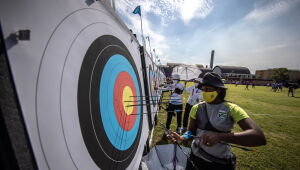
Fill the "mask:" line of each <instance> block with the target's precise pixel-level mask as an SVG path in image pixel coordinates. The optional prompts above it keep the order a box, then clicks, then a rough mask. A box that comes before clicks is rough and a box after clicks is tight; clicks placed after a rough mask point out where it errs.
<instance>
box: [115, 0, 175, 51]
mask: <svg viewBox="0 0 300 170" xmlns="http://www.w3.org/2000/svg"><path fill="white" fill-rule="evenodd" d="M155 3H156V2H155V1H141V0H136V1H129V0H124V1H118V2H117V3H116V7H117V10H118V12H119V13H120V14H121V15H122V16H124V17H126V18H127V20H128V21H129V23H126V24H127V25H128V27H129V28H130V29H132V31H133V33H136V34H137V35H138V39H139V40H140V42H141V43H142V39H141V22H140V17H139V16H138V15H135V14H132V11H133V10H134V8H135V7H136V6H137V5H141V10H142V19H143V33H144V37H146V36H149V37H150V43H151V47H152V49H153V48H155V51H156V54H157V55H159V56H160V55H164V53H163V51H164V50H165V49H167V48H169V47H168V45H167V43H166V37H165V36H164V34H163V33H162V32H155V31H153V29H152V24H151V21H150V20H149V16H148V15H149V13H155V14H156V15H165V14H163V13H162V11H160V10H157V9H155V8H154V7H155ZM146 46H147V49H148V50H149V44H148V41H147V40H146Z"/></svg>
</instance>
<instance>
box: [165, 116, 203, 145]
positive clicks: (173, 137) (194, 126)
mask: <svg viewBox="0 0 300 170" xmlns="http://www.w3.org/2000/svg"><path fill="white" fill-rule="evenodd" d="M196 130H197V122H196V119H193V118H191V117H190V121H189V127H188V131H191V132H192V134H193V135H195V134H196ZM183 136H184V135H182V136H181V135H179V134H178V133H176V132H171V133H170V134H169V135H168V137H169V138H170V139H171V140H172V142H174V143H182V142H187V141H190V140H192V139H193V137H191V136H190V137H189V138H184V137H183Z"/></svg>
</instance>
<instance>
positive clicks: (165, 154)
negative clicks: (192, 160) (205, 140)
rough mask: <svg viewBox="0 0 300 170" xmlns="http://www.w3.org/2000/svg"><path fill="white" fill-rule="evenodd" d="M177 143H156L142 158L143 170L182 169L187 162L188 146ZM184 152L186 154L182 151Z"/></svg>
mask: <svg viewBox="0 0 300 170" xmlns="http://www.w3.org/2000/svg"><path fill="white" fill-rule="evenodd" d="M181 148H182V150H181V149H180V148H179V146H178V145H175V144H167V145H156V146H155V147H153V148H152V149H151V150H150V152H149V153H148V154H147V155H146V156H144V157H143V158H142V166H141V167H142V169H143V170H146V169H148V170H171V169H172V170H173V169H176V170H184V169H185V167H186V164H187V156H186V155H190V151H191V149H190V148H187V147H184V146H181ZM183 152H184V153H186V155H185V154H184V153H183Z"/></svg>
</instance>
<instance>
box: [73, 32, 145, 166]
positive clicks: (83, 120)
mask: <svg viewBox="0 0 300 170" xmlns="http://www.w3.org/2000/svg"><path fill="white" fill-rule="evenodd" d="M114 55H121V56H123V57H124V59H126V60H127V61H128V63H130V65H131V66H132V68H133V70H134V71H133V73H134V74H131V75H133V76H135V77H136V80H137V81H135V82H136V83H135V85H136V87H137V90H138V93H139V94H142V91H141V84H140V79H139V74H138V71H137V68H136V65H135V63H134V60H133V58H132V56H131V55H130V52H129V51H128V49H127V48H126V46H125V45H124V44H123V43H122V42H121V41H120V40H119V39H118V38H116V37H114V36H111V35H104V36H101V37H99V38H97V39H96V40H95V41H94V42H93V43H92V44H91V46H90V47H89V48H88V50H87V52H86V55H85V57H84V60H83V62H82V65H81V70H80V75H79V82H78V100H77V101H78V114H79V121H80V127H81V131H82V135H83V139H84V142H85V145H86V147H87V149H88V151H89V153H90V155H91V157H92V159H93V160H94V162H95V163H96V164H97V165H98V167H100V168H101V169H126V168H127V167H128V165H129V164H130V163H131V162H132V160H133V158H134V156H135V153H136V150H137V148H138V144H139V141H140V136H141V130H142V122H143V116H140V117H139V119H137V120H136V121H137V122H136V123H137V130H136V131H134V133H136V134H135V135H136V136H135V138H134V140H133V141H132V142H131V141H128V138H129V137H127V138H124V139H125V140H124V141H122V140H120V141H115V143H112V142H111V139H110V138H109V134H107V131H106V129H105V125H104V124H103V122H102V120H103V115H102V116H101V108H100V104H99V103H101V97H99V96H101V95H99V90H100V88H99V87H100V84H101V83H100V82H101V81H102V82H103V80H102V74H104V73H103V70H104V69H105V67H106V64H107V63H108V62H109V61H110V59H111V57H112V56H114ZM100 94H101V93H100ZM132 99H134V98H132ZM137 107H139V112H138V113H139V114H140V113H142V112H143V110H142V107H141V106H137ZM125 121H126V120H125ZM111 132H112V133H117V136H121V138H122V139H123V136H122V135H124V134H126V133H127V131H122V130H120V131H119V130H118V131H117V132H115V131H111ZM120 142H127V145H128V147H125V146H122V144H120ZM128 143H129V144H130V145H129V144H128ZM116 145H117V146H116ZM125 145H126V144H125ZM127 145H126V146H127ZM118 147H122V149H120V148H118Z"/></svg>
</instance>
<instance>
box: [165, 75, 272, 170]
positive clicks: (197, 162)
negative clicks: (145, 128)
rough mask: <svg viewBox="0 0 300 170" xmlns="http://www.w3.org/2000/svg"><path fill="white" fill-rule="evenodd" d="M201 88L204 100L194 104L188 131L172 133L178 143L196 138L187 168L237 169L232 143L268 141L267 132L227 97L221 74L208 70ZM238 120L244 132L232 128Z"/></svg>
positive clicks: (248, 144) (257, 144) (262, 142)
mask: <svg viewBox="0 0 300 170" xmlns="http://www.w3.org/2000/svg"><path fill="white" fill-rule="evenodd" d="M201 89H202V96H203V99H204V102H201V103H199V104H196V105H194V106H193V107H192V109H191V112H190V121H189V127H188V131H187V132H185V133H184V135H182V136H180V135H179V134H177V133H175V132H171V133H170V134H169V135H168V137H169V138H170V139H171V140H172V141H173V142H176V143H181V142H183V141H188V140H190V139H193V142H192V146H191V149H192V151H191V155H190V160H191V161H188V163H187V167H186V169H205V170H206V169H208V170H209V169H212V170H214V169H216V170H219V169H222V170H233V169H235V159H236V158H235V156H234V154H233V153H232V152H231V151H230V145H228V143H232V144H237V145H242V146H248V147H251V146H261V145H266V139H265V136H264V133H263V131H262V130H261V129H260V127H259V126H258V125H257V124H256V123H255V122H254V121H253V120H252V119H251V118H249V116H248V115H247V113H246V112H245V111H244V110H243V109H242V108H241V107H239V106H237V105H236V104H233V103H230V102H227V101H225V96H226V87H225V86H224V84H223V82H222V80H221V77H220V76H219V75H218V74H216V73H206V74H205V75H204V77H203V84H202V87H201ZM235 123H237V124H238V125H239V127H240V128H241V129H242V131H241V132H232V129H233V127H234V124H235ZM191 162H192V163H191Z"/></svg>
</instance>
